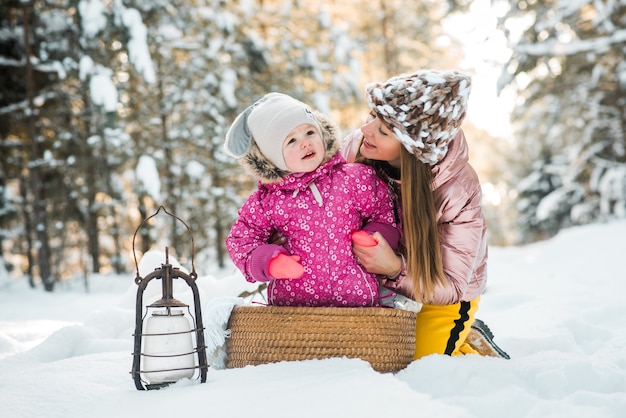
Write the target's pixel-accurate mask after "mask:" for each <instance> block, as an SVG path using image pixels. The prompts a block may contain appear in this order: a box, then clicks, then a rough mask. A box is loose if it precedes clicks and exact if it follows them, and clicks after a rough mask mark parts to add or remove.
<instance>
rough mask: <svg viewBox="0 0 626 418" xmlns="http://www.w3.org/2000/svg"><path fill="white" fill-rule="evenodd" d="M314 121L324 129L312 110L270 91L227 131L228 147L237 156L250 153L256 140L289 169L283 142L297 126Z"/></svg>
mask: <svg viewBox="0 0 626 418" xmlns="http://www.w3.org/2000/svg"><path fill="white" fill-rule="evenodd" d="M302 124H310V125H313V126H314V127H315V129H317V131H318V132H320V128H319V126H318V124H317V119H316V118H315V116H314V115H313V112H312V111H311V109H310V108H309V107H308V106H307V105H306V104H304V103H302V102H301V101H299V100H296V99H294V98H293V97H291V96H288V95H286V94H282V93H275V92H274V93H268V94H266V95H265V96H264V97H263V98H261V99H260V100H258V101H257V102H256V103H254V104H253V105H252V106H250V107H248V108H247V109H246V110H244V111H243V112H242V113H241V114H240V115H239V116H237V118H236V119H235V121H234V122H233V124H232V126H231V127H230V129H229V130H228V132H227V133H226V143H225V147H226V150H227V151H228V152H229V153H230V154H231V155H233V156H234V157H236V158H241V157H243V156H244V155H246V153H247V152H248V149H249V146H250V139H251V138H252V139H254V141H255V142H256V144H257V146H258V147H259V149H260V150H261V152H262V153H263V155H264V156H265V157H266V158H267V159H268V160H270V161H271V162H272V163H273V164H275V165H276V167H278V168H280V169H281V170H285V171H288V169H287V164H286V163H285V159H284V158H283V141H284V140H285V138H286V137H287V135H288V134H289V132H291V131H292V130H293V129H294V128H295V127H297V126H298V125H302Z"/></svg>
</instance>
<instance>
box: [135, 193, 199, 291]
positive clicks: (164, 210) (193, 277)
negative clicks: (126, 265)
mask: <svg viewBox="0 0 626 418" xmlns="http://www.w3.org/2000/svg"><path fill="white" fill-rule="evenodd" d="M161 209H163V212H165V213H166V214H168V215H170V216H171V217H173V218H176V219H177V220H179V221H180V222H181V223H182V224H183V225H185V228H187V232H189V236H190V237H191V273H190V274H189V275H190V276H191V278H192V279H194V280H195V279H196V278H197V277H198V274H197V273H196V266H195V265H194V262H193V257H194V254H195V252H196V250H195V243H194V241H193V234H192V233H191V229H190V228H189V225H187V224H186V223H185V221H183V220H182V219H180V218H179V217H178V216H176V215H174V214H173V213H170V212H168V211H167V209H165V207H164V206H162V205H161V206H159V208H158V209H157V211H156V212H154V213H153V214H152V215H150V216H148V217H147V218H146V219H144V220H143V222H141V224H139V226H138V227H137V229H135V233H134V234H133V258H134V260H135V269H136V271H137V276H136V277H135V282H136V283H139V282H140V281H141V276H140V275H139V263H137V254H136V252H135V238H137V232H139V230H140V229H141V228H142V227H143V225H144V224H145V223H146V222H148V221H149V220H150V219H152V218H154V217H155V216H157V215H158V214H159V212H160V211H161Z"/></svg>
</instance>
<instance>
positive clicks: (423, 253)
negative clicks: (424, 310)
mask: <svg viewBox="0 0 626 418" xmlns="http://www.w3.org/2000/svg"><path fill="white" fill-rule="evenodd" d="M401 150H402V151H401V156H400V173H401V183H400V191H401V192H400V194H401V196H402V229H403V235H404V245H405V248H406V265H407V271H406V273H407V276H408V277H409V278H410V279H411V280H413V289H414V292H415V300H418V301H421V302H423V303H426V304H428V303H430V302H432V299H433V296H434V293H435V288H436V287H437V286H438V285H441V286H445V285H446V280H445V277H444V273H443V261H442V257H441V247H440V244H439V232H438V228H437V210H436V208H435V194H434V192H433V190H432V188H431V186H432V183H433V178H434V176H433V173H432V169H431V167H430V165H428V164H424V163H423V162H421V161H419V160H418V159H417V158H415V156H414V155H413V154H411V153H409V152H408V151H407V150H406V149H405V148H404V147H401Z"/></svg>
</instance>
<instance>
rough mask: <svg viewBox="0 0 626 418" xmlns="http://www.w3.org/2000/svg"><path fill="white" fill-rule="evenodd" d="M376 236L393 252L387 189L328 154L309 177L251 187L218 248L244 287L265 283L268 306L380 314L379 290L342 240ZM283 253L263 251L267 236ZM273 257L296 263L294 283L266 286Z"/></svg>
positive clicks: (394, 229) (364, 169)
mask: <svg viewBox="0 0 626 418" xmlns="http://www.w3.org/2000/svg"><path fill="white" fill-rule="evenodd" d="M361 229H365V230H366V231H369V232H373V231H379V232H381V233H382V234H383V236H385V239H387V241H388V242H389V243H390V245H392V246H394V245H397V242H398V241H399V236H400V231H401V227H400V225H398V224H397V223H396V221H395V214H394V207H393V201H392V195H391V192H390V189H389V187H388V185H387V184H385V182H383V181H382V180H381V179H380V178H379V177H378V176H377V175H376V173H375V172H374V170H373V169H372V168H371V167H368V166H365V165H361V164H347V163H346V162H345V160H344V158H343V156H341V154H340V153H336V154H335V155H334V156H333V157H332V158H331V159H330V160H328V161H326V162H325V163H323V164H322V165H320V167H318V168H317V169H316V170H315V171H313V172H310V173H301V174H289V175H286V176H285V177H283V178H282V180H280V181H278V182H270V183H262V182H259V186H258V189H257V190H256V191H255V192H254V193H253V194H252V195H251V196H250V197H249V198H248V200H247V201H246V202H245V203H244V205H243V206H242V207H241V209H240V210H239V219H237V221H235V223H234V225H233V227H232V229H231V231H230V233H229V235H228V238H227V239H226V247H227V249H228V252H229V254H230V256H231V259H232V260H233V262H234V263H235V265H236V266H237V267H238V268H239V269H240V270H241V271H242V272H243V274H244V276H245V278H246V280H248V281H250V282H257V281H269V286H268V292H267V294H268V299H269V303H270V304H271V305H292V306H380V304H379V301H378V298H379V293H378V287H379V282H378V278H377V276H376V275H374V274H371V273H367V272H366V271H365V270H364V269H363V268H362V267H361V266H360V265H359V264H358V263H357V261H356V259H355V257H354V255H353V253H352V242H351V238H350V234H351V233H352V232H354V231H358V230H361ZM275 231H279V232H281V233H282V234H283V235H284V237H285V238H286V243H285V245H284V247H281V246H278V245H274V244H268V243H267V242H268V239H269V238H270V236H271V235H272V233H273V232H275ZM278 252H283V253H287V254H290V255H298V256H300V257H301V260H300V262H301V264H302V265H303V267H304V274H303V275H302V276H301V277H300V278H298V279H274V278H273V277H271V276H270V275H269V273H268V272H267V264H268V262H269V260H270V259H271V258H272V257H274V256H275V255H276V254H277V253H278Z"/></svg>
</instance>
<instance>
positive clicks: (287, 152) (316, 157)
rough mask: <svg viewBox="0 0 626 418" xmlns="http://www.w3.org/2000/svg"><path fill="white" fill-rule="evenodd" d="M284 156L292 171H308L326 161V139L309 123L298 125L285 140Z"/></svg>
mask: <svg viewBox="0 0 626 418" xmlns="http://www.w3.org/2000/svg"><path fill="white" fill-rule="evenodd" d="M283 158H284V159H285V164H286V165H287V168H288V169H289V171H291V172H292V173H308V172H310V171H313V170H315V169H316V168H317V167H319V165H320V164H321V163H322V161H324V141H323V140H322V137H321V136H320V134H319V132H317V129H316V128H315V127H314V126H313V125H310V124H308V123H306V124H302V125H298V126H296V127H295V128H294V129H293V130H292V131H291V132H289V134H288V135H287V137H286V138H285V141H284V142H283Z"/></svg>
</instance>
